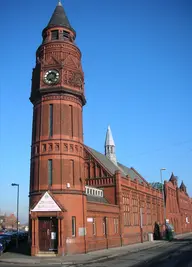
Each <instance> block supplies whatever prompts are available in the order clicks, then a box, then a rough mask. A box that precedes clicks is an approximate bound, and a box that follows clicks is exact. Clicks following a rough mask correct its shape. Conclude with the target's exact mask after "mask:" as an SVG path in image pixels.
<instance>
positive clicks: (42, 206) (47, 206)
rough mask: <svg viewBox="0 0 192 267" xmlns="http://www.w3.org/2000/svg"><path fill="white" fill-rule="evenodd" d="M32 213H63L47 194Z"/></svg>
mask: <svg viewBox="0 0 192 267" xmlns="http://www.w3.org/2000/svg"><path fill="white" fill-rule="evenodd" d="M32 211H61V209H60V208H59V206H58V205H57V203H56V202H55V201H54V200H53V198H52V197H51V196H50V195H49V193H48V192H46V193H45V194H44V195H43V196H42V198H41V199H40V200H39V202H38V203H37V205H36V206H35V208H34V209H33V210H32Z"/></svg>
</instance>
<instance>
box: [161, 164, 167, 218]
mask: <svg viewBox="0 0 192 267" xmlns="http://www.w3.org/2000/svg"><path fill="white" fill-rule="evenodd" d="M165 170H166V169H165V168H161V169H160V176H161V184H162V195H163V219H164V223H166V207H165V192H164V184H163V177H162V171H165Z"/></svg>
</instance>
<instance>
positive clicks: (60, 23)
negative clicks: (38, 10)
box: [46, 0, 74, 32]
mask: <svg viewBox="0 0 192 267" xmlns="http://www.w3.org/2000/svg"><path fill="white" fill-rule="evenodd" d="M53 27H63V28H67V29H70V30H72V31H73V32H74V29H73V28H72V27H71V24H70V22H69V20H68V18H67V15H66V13H65V10H64V7H63V5H62V3H61V0H59V1H58V4H57V6H56V8H55V10H54V12H53V14H52V17H51V19H50V20H49V23H48V25H47V27H46V29H47V28H53Z"/></svg>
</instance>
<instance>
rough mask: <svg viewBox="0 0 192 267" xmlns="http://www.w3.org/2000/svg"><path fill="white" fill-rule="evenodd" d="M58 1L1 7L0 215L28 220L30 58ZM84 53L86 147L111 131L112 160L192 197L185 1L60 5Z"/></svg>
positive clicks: (190, 5) (191, 68) (189, 20)
mask: <svg viewBox="0 0 192 267" xmlns="http://www.w3.org/2000/svg"><path fill="white" fill-rule="evenodd" d="M56 4H57V0H41V1H37V0H35V1H26V0H17V1H13V0H10V1H4V2H3V4H2V5H1V10H0V13H1V14H0V15H1V19H2V21H3V22H4V23H2V24H1V25H2V26H1V36H2V38H1V43H0V46H1V81H0V87H1V88H0V90H1V91H0V147H1V165H0V177H1V178H0V181H1V182H0V185H1V191H0V209H1V211H3V212H4V211H7V212H15V211H16V188H13V187H11V186H10V184H11V183H12V182H16V183H19V184H20V191H21V193H20V219H21V221H26V220H27V211H28V189H29V167H30V166H29V165H30V145H31V127H32V104H31V103H30V102H29V95H30V88H31V74H32V68H33V67H34V65H35V51H36V49H37V47H38V46H39V45H40V43H41V31H42V30H43V28H44V27H45V26H46V24H47V23H48V21H49V19H50V17H51V15H52V12H53V10H54V8H55V6H56ZM63 4H64V7H65V10H66V13H67V15H68V18H69V20H70V22H71V24H72V26H73V28H74V29H75V30H76V32H77V39H76V43H77V45H78V46H79V48H80V49H81V51H82V54H83V59H82V63H83V69H84V72H85V82H86V98H87V105H86V106H85V107H84V141H85V144H87V145H89V146H91V147H93V148H95V149H96V150H98V151H100V152H103V151H104V140H105V134H106V130H107V126H108V124H110V126H111V129H112V133H113V137H114V140H115V143H116V152H117V159H118V160H119V161H120V162H121V163H123V164H125V165H127V166H128V167H131V166H133V167H134V168H136V169H137V170H138V171H139V172H140V173H141V174H142V175H143V176H144V177H145V179H147V180H148V181H149V182H152V181H159V180H160V174H159V170H160V168H162V167H163V168H166V169H167V170H166V171H164V173H163V177H164V179H169V177H170V175H171V172H172V171H173V172H174V174H175V175H177V176H178V178H179V183H180V182H181V180H184V183H185V184H186V186H187V189H188V192H189V194H190V195H191V196H192V177H191V175H192V174H191V167H192V123H191V118H192V105H191V100H192V76H191V73H192V50H191V47H192V34H191V33H192V16H191V13H192V1H190V0H180V1H177V0H161V1H160V0H156V1H154V0H145V1H143V0H118V1H116V0H105V1H103V0H91V1H90V0H82V1H78V0H65V1H64V0H63Z"/></svg>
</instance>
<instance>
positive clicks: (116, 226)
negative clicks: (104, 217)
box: [114, 218, 119, 234]
mask: <svg viewBox="0 0 192 267" xmlns="http://www.w3.org/2000/svg"><path fill="white" fill-rule="evenodd" d="M114 230H115V234H118V231H119V220H118V218H115V219H114Z"/></svg>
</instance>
